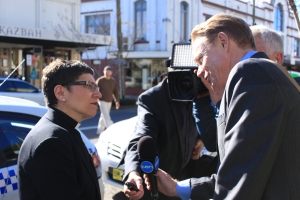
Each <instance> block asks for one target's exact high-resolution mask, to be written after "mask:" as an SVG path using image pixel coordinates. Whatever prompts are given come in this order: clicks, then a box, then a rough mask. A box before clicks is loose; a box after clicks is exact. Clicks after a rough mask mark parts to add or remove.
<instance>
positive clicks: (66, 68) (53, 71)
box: [42, 59, 94, 107]
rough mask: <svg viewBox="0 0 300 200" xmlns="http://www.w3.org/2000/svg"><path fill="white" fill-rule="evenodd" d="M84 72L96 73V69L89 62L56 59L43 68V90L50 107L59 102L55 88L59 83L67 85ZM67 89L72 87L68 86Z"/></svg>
mask: <svg viewBox="0 0 300 200" xmlns="http://www.w3.org/2000/svg"><path fill="white" fill-rule="evenodd" d="M82 74H91V75H94V70H93V69H92V68H91V67H89V66H88V65H87V64H85V63H83V62H80V61H77V60H61V59H56V60H54V61H52V62H51V63H50V64H49V65H48V66H46V67H45V68H44V69H43V77H42V90H43V92H44V96H45V101H46V105H47V106H48V107H51V106H54V105H56V104H57V99H56V96H55V94H54V88H55V86H57V85H62V86H66V85H67V84H68V83H70V82H73V81H75V80H77V79H78V78H79V76H80V75H82ZM67 89H68V90H70V89H71V88H70V87H68V86H67Z"/></svg>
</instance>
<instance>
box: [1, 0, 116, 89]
mask: <svg viewBox="0 0 300 200" xmlns="http://www.w3.org/2000/svg"><path fill="white" fill-rule="evenodd" d="M80 8H81V1H80V0H26V1H20V0H9V1H7V0H0V76H1V77H6V76H8V75H9V74H10V73H11V72H12V71H13V70H15V69H16V67H17V66H18V65H20V64H21V63H22V64H21V65H20V67H19V68H18V69H17V70H16V74H15V75H13V76H16V77H17V76H18V77H19V78H21V79H23V80H25V81H28V82H30V83H32V84H34V85H35V86H37V87H39V88H40V87H41V75H42V69H43V68H44V67H45V66H46V65H48V64H49V63H50V61H52V60H54V59H56V58H61V59H67V60H69V59H78V60H79V59H81V53H82V52H83V51H84V50H85V49H87V48H91V47H96V46H101V45H111V44H110V43H108V42H106V41H108V40H107V38H111V37H110V36H106V37H105V36H102V35H94V34H82V33H81V24H80V22H81V21H80ZM109 40H110V41H112V40H111V39H109ZM23 60H24V62H22V61H23Z"/></svg>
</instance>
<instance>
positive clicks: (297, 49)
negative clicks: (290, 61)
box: [293, 39, 300, 57]
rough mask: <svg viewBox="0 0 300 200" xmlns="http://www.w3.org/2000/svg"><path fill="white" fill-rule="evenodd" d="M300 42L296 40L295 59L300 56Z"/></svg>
mask: <svg viewBox="0 0 300 200" xmlns="http://www.w3.org/2000/svg"><path fill="white" fill-rule="evenodd" d="M299 43H300V42H299V40H297V39H294V55H293V56H294V57H299V56H300V55H299V47H300V45H299Z"/></svg>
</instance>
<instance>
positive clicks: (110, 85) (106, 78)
mask: <svg viewBox="0 0 300 200" xmlns="http://www.w3.org/2000/svg"><path fill="white" fill-rule="evenodd" d="M103 74H104V75H103V76H101V77H100V78H98V79H97V81H96V84H97V85H98V87H99V88H100V91H101V93H102V97H101V98H100V99H99V100H98V104H99V108H100V112H101V114H100V118H99V122H98V128H97V134H98V135H100V134H101V133H102V132H103V131H104V130H105V129H106V128H108V127H109V126H110V125H112V124H113V121H112V120H111V118H110V109H111V104H112V101H113V100H114V101H115V105H116V109H119V108H120V103H119V90H118V86H117V83H116V81H115V79H114V78H113V77H112V74H113V71H112V68H111V67H110V66H106V67H105V68H104V70H103Z"/></svg>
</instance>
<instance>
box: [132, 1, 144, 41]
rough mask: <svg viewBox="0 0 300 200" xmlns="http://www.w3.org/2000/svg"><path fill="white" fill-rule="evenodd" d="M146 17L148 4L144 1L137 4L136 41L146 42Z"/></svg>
mask: <svg viewBox="0 0 300 200" xmlns="http://www.w3.org/2000/svg"><path fill="white" fill-rule="evenodd" d="M146 15H147V4H146V1H144V0H139V1H137V2H135V38H136V40H137V41H138V40H146V39H147V37H146Z"/></svg>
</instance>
